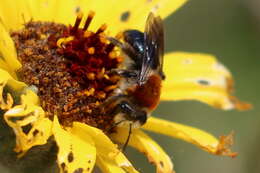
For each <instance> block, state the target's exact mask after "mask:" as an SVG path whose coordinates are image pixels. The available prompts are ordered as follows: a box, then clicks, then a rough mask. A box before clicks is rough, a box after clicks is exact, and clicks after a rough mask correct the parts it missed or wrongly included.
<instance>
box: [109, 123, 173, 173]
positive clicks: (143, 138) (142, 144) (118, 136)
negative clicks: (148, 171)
mask: <svg viewBox="0 0 260 173" xmlns="http://www.w3.org/2000/svg"><path fill="white" fill-rule="evenodd" d="M117 131H118V132H120V133H113V134H111V137H112V139H114V140H115V141H118V142H120V143H122V144H123V143H125V141H126V137H127V136H128V133H129V130H128V129H126V128H123V127H118V128H117ZM129 145H130V146H132V147H134V148H136V149H137V150H138V151H140V152H142V153H144V154H145V155H146V156H147V158H148V160H149V162H151V163H152V164H154V165H155V166H156V170H157V173H174V172H175V171H174V170H173V164H172V162H171V159H170V158H169V156H168V155H167V154H166V153H165V152H164V151H163V149H162V148H161V147H160V146H159V145H158V144H157V143H156V142H155V141H154V140H153V139H151V138H150V137H149V136H147V135H146V134H145V133H144V132H142V131H141V130H133V132H132V134H131V137H130V141H129Z"/></svg>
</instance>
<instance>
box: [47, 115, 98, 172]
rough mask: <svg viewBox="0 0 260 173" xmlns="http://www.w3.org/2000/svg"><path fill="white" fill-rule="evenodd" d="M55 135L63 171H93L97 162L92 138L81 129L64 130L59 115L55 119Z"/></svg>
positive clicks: (60, 166)
mask: <svg viewBox="0 0 260 173" xmlns="http://www.w3.org/2000/svg"><path fill="white" fill-rule="evenodd" d="M52 132H53V135H54V137H55V141H56V143H57V145H58V147H59V152H58V159H57V161H58V164H59V168H60V171H61V172H67V173H75V172H82V173H87V172H91V171H92V169H93V167H94V165H95V162H96V147H95V144H94V141H93V140H92V138H91V137H90V136H89V135H88V134H87V133H83V132H80V131H77V132H76V131H68V130H64V129H63V128H62V127H61V126H60V124H59V122H58V118H57V116H55V117H54V121H53V129H52Z"/></svg>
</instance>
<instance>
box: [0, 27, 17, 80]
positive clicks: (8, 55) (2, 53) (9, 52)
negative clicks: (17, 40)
mask: <svg viewBox="0 0 260 173" xmlns="http://www.w3.org/2000/svg"><path fill="white" fill-rule="evenodd" d="M0 38H1V39H0V58H1V59H2V60H3V61H4V62H5V63H6V65H7V67H6V68H7V69H9V72H10V74H11V75H12V76H13V77H14V78H15V79H16V75H15V71H16V70H17V69H19V68H20V67H21V64H20V62H19V61H18V59H17V55H16V49H15V46H14V42H13V40H12V39H11V37H10V36H9V33H8V32H7V31H6V30H5V28H4V27H3V25H2V24H1V23H0Z"/></svg>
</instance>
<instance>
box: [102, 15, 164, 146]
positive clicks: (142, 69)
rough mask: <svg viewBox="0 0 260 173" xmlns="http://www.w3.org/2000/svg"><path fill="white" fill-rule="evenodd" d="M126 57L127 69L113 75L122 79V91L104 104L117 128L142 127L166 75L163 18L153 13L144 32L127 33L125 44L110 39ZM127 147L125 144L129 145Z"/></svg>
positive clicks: (119, 90) (127, 31)
mask: <svg viewBox="0 0 260 173" xmlns="http://www.w3.org/2000/svg"><path fill="white" fill-rule="evenodd" d="M108 39H109V40H110V41H111V42H112V43H113V44H114V45H116V46H118V47H120V48H121V50H122V51H123V52H124V54H125V55H126V61H125V68H124V69H116V70H114V71H113V72H115V73H117V74H118V75H120V76H121V77H122V80H121V81H120V83H119V88H118V89H117V90H116V91H115V93H114V95H113V96H111V97H110V98H109V99H108V101H107V102H106V103H105V105H106V108H107V110H108V113H109V114H110V115H113V116H114V121H115V124H116V125H119V124H120V125H126V124H127V125H129V136H128V139H127V141H126V144H127V142H128V140H129V137H130V134H131V128H132V127H133V128H138V127H140V126H141V125H143V124H144V123H145V122H146V120H147V117H148V116H149V115H150V113H151V112H152V111H153V110H154V109H155V108H156V106H157V105H158V103H159V100H160V91H161V82H162V80H163V79H164V78H165V76H164V73H163V69H162V68H163V52H164V31H163V23H162V20H161V18H160V17H159V16H158V17H155V15H154V14H153V13H150V14H149V16H148V18H147V21H146V25H145V31H144V33H143V32H140V31H138V30H126V31H124V32H123V39H124V43H122V42H120V41H119V40H117V39H115V38H108ZM126 144H125V145H126Z"/></svg>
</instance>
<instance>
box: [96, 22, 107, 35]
mask: <svg viewBox="0 0 260 173" xmlns="http://www.w3.org/2000/svg"><path fill="white" fill-rule="evenodd" d="M106 29H107V25H106V24H103V25H102V26H101V27H100V28H99V29H98V30H97V32H96V34H100V33H102V32H104V31H105V30H106Z"/></svg>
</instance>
